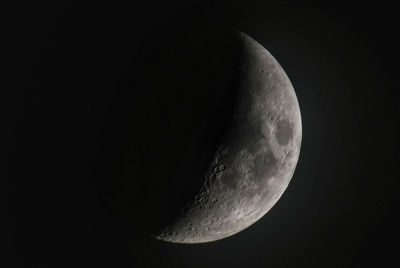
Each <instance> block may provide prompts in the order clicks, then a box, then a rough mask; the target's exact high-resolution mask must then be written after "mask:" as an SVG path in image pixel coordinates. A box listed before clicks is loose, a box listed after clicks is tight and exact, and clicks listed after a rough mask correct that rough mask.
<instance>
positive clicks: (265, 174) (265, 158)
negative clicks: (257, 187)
mask: <svg viewBox="0 0 400 268" xmlns="http://www.w3.org/2000/svg"><path fill="white" fill-rule="evenodd" d="M253 170H254V177H252V179H253V180H255V181H257V182H261V181H263V180H265V178H269V177H271V176H274V175H276V173H277V171H278V159H276V157H275V155H274V153H273V152H272V151H270V150H268V151H267V152H265V153H263V154H259V155H257V156H256V158H255V159H254V169H253Z"/></svg>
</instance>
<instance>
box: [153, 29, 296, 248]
mask: <svg viewBox="0 0 400 268" xmlns="http://www.w3.org/2000/svg"><path fill="white" fill-rule="evenodd" d="M237 34H239V35H240V42H241V45H242V49H243V53H244V55H243V61H242V65H241V73H240V87H239V88H240V93H239V95H240V96H239V98H238V99H239V100H240V102H239V103H238V105H237V108H236V111H235V113H234V114H233V115H232V122H231V124H230V128H229V131H228V133H227V134H226V136H225V138H224V139H223V142H222V143H221V144H220V145H219V149H218V150H217V152H216V153H215V157H214V161H213V162H212V164H211V165H210V167H209V170H208V172H207V174H205V182H204V185H203V187H202V189H201V190H200V192H199V194H198V195H197V196H196V197H195V198H194V201H193V202H192V203H191V204H189V205H188V207H187V209H186V210H185V212H184V213H183V214H182V215H180V216H179V217H178V218H177V219H176V221H175V222H174V223H173V224H172V225H170V226H168V227H166V228H165V229H164V230H163V231H162V232H161V233H159V234H158V235H157V236H156V238H157V239H161V240H164V241H168V242H174V243H204V242H211V241H215V240H219V239H222V238H225V237H228V236H231V235H233V234H235V233H238V232H240V231H242V230H243V229H245V228H247V227H249V226H250V225H251V224H253V223H254V222H256V221H257V220H259V219H260V218H261V217H262V216H264V215H265V214H266V213H267V212H268V211H269V210H270V209H271V208H272V207H273V206H274V205H275V203H276V202H277V201H278V199H279V198H280V197H281V196H282V194H283V192H284V191H285V189H286V188H287V186H288V184H289V182H290V180H291V178H292V176H293V173H294V170H295V168H296V164H297V160H298V157H299V154H300V146H301V138H302V130H301V128H302V126H301V116H300V109H299V104H298V101H297V97H296V94H295V91H294V89H293V86H292V84H291V83H290V81H289V78H288V77H287V76H286V74H285V72H284V71H283V69H282V67H281V66H280V65H279V63H278V62H277V61H276V60H275V58H274V57H273V56H272V55H271V54H270V53H269V52H268V51H267V50H266V49H265V48H264V47H262V46H261V45H260V44H259V43H257V42H256V41H255V40H253V39H252V38H250V37H249V36H247V35H246V34H244V33H241V32H239V33H237Z"/></svg>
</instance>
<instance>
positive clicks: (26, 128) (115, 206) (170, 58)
mask: <svg viewBox="0 0 400 268" xmlns="http://www.w3.org/2000/svg"><path fill="white" fill-rule="evenodd" d="M5 13H7V14H8V15H9V16H7V17H6V24H5V28H6V29H5V31H4V33H3V37H4V40H5V44H6V45H7V49H5V50H4V51H3V52H4V54H6V56H8V57H7V58H9V59H10V60H7V61H3V64H5V65H6V69H7V70H6V72H4V75H5V78H4V79H3V82H11V83H9V84H7V86H6V83H4V86H2V91H3V92H5V93H6V96H5V97H3V98H2V100H3V101H4V105H3V108H4V112H3V115H5V116H4V120H3V124H2V125H3V132H4V133H5V134H6V136H7V138H6V139H5V140H4V143H5V147H3V148H5V149H2V151H3V152H5V154H6V162H5V164H6V168H5V169H3V170H5V173H6V174H5V176H4V177H5V181H6V185H5V187H2V188H3V189H4V190H5V194H3V197H5V202H3V203H4V204H6V206H7V213H6V215H5V216H4V217H3V218H4V221H5V222H6V223H7V228H5V229H4V230H5V236H4V237H5V239H3V241H5V242H6V244H7V248H8V251H7V252H6V255H7V258H5V259H3V260H4V261H6V262H8V264H7V266H4V267H354V266H355V267H361V266H363V267H365V266H368V265H374V266H387V265H389V263H391V262H392V261H394V260H395V259H396V258H395V257H396V254H397V250H396V248H397V246H396V241H397V239H398V230H397V226H398V225H397V224H398V222H397V221H396V215H397V207H396V201H397V200H396V197H397V196H396V194H397V187H398V184H397V178H398V175H397V172H396V170H395V168H396V165H397V162H398V160H399V153H398V148H399V142H398V137H399V133H398V129H397V127H398V124H399V120H398V114H397V113H398V94H397V87H395V86H394V83H395V80H396V79H397V70H398V67H397V66H398V63H397V51H396V50H397V48H398V46H397V43H396V42H395V41H396V35H397V34H398V33H397V32H398V29H397V27H396V21H397V16H398V12H397V11H396V9H395V8H394V6H391V5H389V4H388V3H385V2H384V1H379V2H376V3H372V4H367V3H366V2H364V3H362V4H357V3H349V2H330V1H329V2H326V3H325V4H323V5H322V4H320V5H315V4H311V3H306V2H304V1H299V2H297V3H296V2H288V1H276V2H272V1H225V2H223V1H220V2H214V1H197V2H193V1H192V2H190V1H182V2H172V1H159V2H155V1H148V2H146V3H140V2H137V3H136V2H133V1H131V2H130V3H129V4H127V3H114V2H109V3H99V2H95V3H87V2H86V3H82V2H79V1H77V2H72V1H71V2H67V1H64V2H60V1H53V2H51V3H43V2H42V3H29V4H23V3H19V4H18V5H15V6H12V7H8V8H5ZM224 27H225V28H226V29H230V28H232V27H235V28H237V29H240V30H241V31H243V32H245V33H247V34H248V35H250V36H251V37H253V38H254V39H255V40H257V41H258V42H260V43H261V44H262V45H263V46H264V47H266V48H267V49H268V50H269V51H270V52H271V53H272V55H274V57H275V58H276V59H277V60H278V61H279V63H280V64H281V65H282V66H283V68H284V69H285V71H286V73H287V75H288V76H289V78H290V79H291V82H292V84H293V86H294V88H295V90H296V94H297V97H298V100H299V103H300V109H301V113H302V123H303V142H302V149H301V154H300V158H299V162H298V166H297V169H296V171H295V174H294V177H293V179H292V181H291V183H290V185H289V187H288V189H287V190H286V192H285V194H284V195H283V196H282V198H281V199H280V200H279V202H278V203H277V204H276V205H275V206H274V207H273V208H272V210H271V211H270V212H269V213H268V214H267V215H266V216H265V217H263V218H262V219H261V220H259V221H258V222H256V223H255V224H254V225H252V226H250V227H249V228H248V229H246V230H244V231H242V232H240V233H238V234H236V235H234V236H232V237H229V238H226V239H223V240H220V241H217V242H213V243H207V244H199V245H179V244H170V243H164V242H161V241H156V240H153V239H151V238H150V237H149V232H150V231H152V230H153V229H154V228H157V227H159V226H160V225H162V224H163V222H164V221H165V220H166V219H169V218H170V217H171V211H174V209H175V207H177V206H178V205H179V204H180V203H181V202H182V200H184V199H186V198H188V197H190V196H191V195H192V194H193V193H194V192H193V191H195V190H194V189H195V188H196V187H195V186H198V181H197V179H196V180H195V179H193V177H196V176H197V177H198V176H199V175H197V173H198V174H201V172H198V171H196V170H203V169H204V168H206V166H207V163H208V162H207V161H208V160H209V157H210V156H209V155H208V154H207V153H202V152H201V147H203V146H206V147H207V148H208V147H210V146H212V144H213V142H215V140H216V139H217V134H215V133H214V134H213V132H212V131H210V130H209V129H208V128H206V127H204V126H199V124H200V123H199V122H204V120H208V119H209V120H216V121H215V122H212V123H211V125H213V126H220V122H221V120H222V119H221V118H222V116H220V114H224V111H222V112H221V111H220V110H218V108H215V107H220V105H222V106H221V107H225V106H229V103H230V101H229V98H228V99H225V100H224V99H221V98H222V97H221V96H220V95H218V94H219V93H218V90H216V91H210V90H208V91H205V92H208V93H204V94H203V93H199V92H202V91H201V90H200V91H199V88H201V87H202V86H203V85H202V84H201V81H202V79H201V77H202V71H203V69H205V68H207V64H205V66H202V67H199V69H196V68H194V70H195V71H196V70H197V71H199V72H198V73H196V74H190V71H192V70H193V68H192V66H196V62H195V61H193V63H192V62H191V61H190V59H191V57H192V56H193V55H194V54H196V53H197V52H198V51H199V50H196V51H197V52H193V51H192V50H190V49H191V48H196V41H193V40H197V39H196V37H197V35H199V36H202V35H205V36H207V34H204V32H205V33H209V32H213V29H214V28H215V29H217V28H218V29H224ZM205 29H206V30H205ZM210 29H211V30H210ZM197 33H198V34H197ZM188 40H189V41H188ZM190 40H191V41H190ZM188 42H189V43H188ZM190 42H192V43H190ZM186 47H189V49H188V50H185V48H186ZM212 47H213V46H212V45H209V49H210V48H212ZM216 47H218V44H216ZM202 56H204V57H205V59H206V58H207V57H206V56H207V53H204V55H203V54H201V53H200V55H198V54H196V57H197V58H203V57H202ZM196 57H195V58H196ZM181 58H185V59H187V58H189V64H188V65H187V67H188V68H187V69H188V72H187V73H185V75H182V76H183V77H182V80H181V81H180V84H179V86H178V85H177V86H175V85H174V84H173V83H172V82H171V81H174V82H175V83H176V81H179V79H178V80H177V78H176V77H179V75H177V73H176V72H175V70H176V69H178V70H182V69H185V68H184V67H185V65H184V66H183V67H182V66H181V65H179V64H180V63H178V62H179V59H181ZM205 62H206V60H205ZM203 64H204V62H203ZM178 65H179V66H178ZM186 75H188V76H186ZM160 77H161V78H160ZM169 77H173V78H171V79H172V80H168V79H170V78H169ZM193 77H194V82H191V81H192V78H193ZM174 79H175V80H174ZM165 81H169V83H166V82H165ZM214 81H219V80H218V79H217V78H215V80H214ZM199 83H200V85H199ZM205 86H207V85H205ZM212 90H214V88H213V89H212ZM210 92H211V93H212V94H214V93H215V95H216V97H215V99H213V98H211V97H210V95H207V94H209V93H210ZM224 101H225V102H224ZM221 103H222V104H221ZM221 109H224V108H221ZM196 111H199V112H196ZM218 116H220V117H221V118H219V117H218ZM199 118H200V119H201V118H202V120H203V121H201V120H199ZM213 118H214V119H213ZM218 122H219V123H218ZM221 128H223V127H221ZM199 133H200V134H199ZM207 138H208V139H209V140H206V141H205V140H204V139H207ZM194 155H199V156H197V158H193V156H194ZM199 158H201V159H200V160H201V161H200V160H199ZM193 159H196V160H193ZM177 174H178V175H177ZM176 177H179V178H180V179H179V180H176V179H174V178H176ZM197 177H196V178H197ZM182 178H186V180H184V181H182ZM192 180H193V181H192ZM178 184H179V185H178Z"/></svg>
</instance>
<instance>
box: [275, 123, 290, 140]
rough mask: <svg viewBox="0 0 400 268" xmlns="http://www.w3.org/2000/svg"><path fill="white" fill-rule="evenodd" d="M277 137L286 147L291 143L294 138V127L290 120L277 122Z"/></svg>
mask: <svg viewBox="0 0 400 268" xmlns="http://www.w3.org/2000/svg"><path fill="white" fill-rule="evenodd" d="M275 136H276V139H277V140H278V143H279V144H280V145H286V144H288V143H289V141H290V140H291V139H292V138H293V130H292V125H291V124H290V122H289V120H287V119H282V120H279V121H278V122H277V125H276V132H275Z"/></svg>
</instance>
